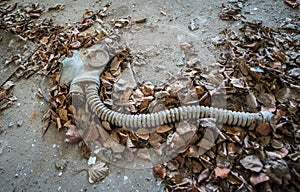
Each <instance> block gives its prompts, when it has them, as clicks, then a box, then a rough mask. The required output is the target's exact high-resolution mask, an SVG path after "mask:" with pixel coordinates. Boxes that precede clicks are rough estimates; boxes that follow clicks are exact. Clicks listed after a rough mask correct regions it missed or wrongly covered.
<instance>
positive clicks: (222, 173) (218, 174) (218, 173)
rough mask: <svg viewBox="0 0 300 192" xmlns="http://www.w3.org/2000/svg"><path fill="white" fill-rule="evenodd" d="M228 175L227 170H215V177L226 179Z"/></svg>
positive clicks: (228, 171) (228, 170)
mask: <svg viewBox="0 0 300 192" xmlns="http://www.w3.org/2000/svg"><path fill="white" fill-rule="evenodd" d="M229 173H230V169H229V168H220V167H216V168H215V176H216V177H220V178H221V179H225V178H227V177H228V174H229Z"/></svg>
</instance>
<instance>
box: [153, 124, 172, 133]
mask: <svg viewBox="0 0 300 192" xmlns="http://www.w3.org/2000/svg"><path fill="white" fill-rule="evenodd" d="M171 129H172V127H171V126H170V125H162V126H159V127H157V128H156V132H157V133H166V132H168V131H170V130H171Z"/></svg>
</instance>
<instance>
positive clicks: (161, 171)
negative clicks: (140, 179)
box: [153, 164, 167, 179]
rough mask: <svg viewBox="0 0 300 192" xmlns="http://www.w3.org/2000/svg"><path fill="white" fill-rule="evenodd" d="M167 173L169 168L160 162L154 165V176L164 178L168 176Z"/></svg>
mask: <svg viewBox="0 0 300 192" xmlns="http://www.w3.org/2000/svg"><path fill="white" fill-rule="evenodd" d="M166 175H167V169H166V168H165V167H164V166H163V165H161V164H159V165H155V166H154V167H153V176H154V177H155V178H161V179H163V178H165V177H166Z"/></svg>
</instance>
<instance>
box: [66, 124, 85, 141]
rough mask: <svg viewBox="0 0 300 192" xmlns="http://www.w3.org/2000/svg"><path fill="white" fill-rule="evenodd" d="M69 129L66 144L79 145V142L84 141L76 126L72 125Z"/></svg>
mask: <svg viewBox="0 0 300 192" xmlns="http://www.w3.org/2000/svg"><path fill="white" fill-rule="evenodd" d="M67 128H68V131H67V133H66V139H65V142H66V143H71V144H73V143H78V142H79V141H81V140H82V137H81V134H80V132H79V131H78V129H77V128H76V126H75V125H72V124H71V125H69V126H68V127H67Z"/></svg>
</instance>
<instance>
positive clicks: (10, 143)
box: [0, 0, 299, 191]
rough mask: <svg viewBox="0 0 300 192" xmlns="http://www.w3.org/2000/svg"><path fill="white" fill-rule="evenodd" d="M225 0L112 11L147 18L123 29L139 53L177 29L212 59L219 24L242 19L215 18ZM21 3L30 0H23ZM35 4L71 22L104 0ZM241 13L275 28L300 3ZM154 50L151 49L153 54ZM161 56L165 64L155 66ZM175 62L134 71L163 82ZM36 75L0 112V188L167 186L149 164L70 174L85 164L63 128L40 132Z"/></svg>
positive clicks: (258, 2)
mask: <svg viewBox="0 0 300 192" xmlns="http://www.w3.org/2000/svg"><path fill="white" fill-rule="evenodd" d="M10 2H19V1H13V0H12V1H10ZM222 2H224V1H205V0H199V1H197V2H195V1H167V2H161V1H156V0H155V1H142V2H141V1H137V0H133V1H121V0H118V1H113V3H112V6H111V7H110V9H109V12H110V16H109V17H110V18H111V19H113V18H122V17H127V16H130V17H131V18H135V19H138V18H147V23H146V24H143V25H140V26H138V28H137V29H136V32H135V33H125V34H124V39H125V42H128V44H129V45H130V47H131V48H133V49H136V50H139V49H141V51H142V48H143V45H145V47H144V48H145V49H147V48H148V49H149V47H148V46H147V45H148V44H151V43H153V44H154V45H163V46H167V45H168V44H169V43H170V42H172V40H173V37H174V35H175V34H178V33H181V32H182V33H186V34H188V36H190V35H193V36H192V39H194V40H195V41H198V42H199V45H201V46H204V47H205V48H203V49H201V50H202V51H203V52H204V54H203V55H205V57H204V58H205V59H204V62H205V61H207V60H206V58H208V60H209V59H212V60H213V58H214V54H215V53H214V51H213V46H212V45H211V38H212V37H215V36H216V35H217V34H218V33H219V32H220V31H221V30H222V29H224V28H227V27H232V28H237V27H238V26H239V25H240V22H239V21H235V22H232V21H231V22H227V21H221V20H220V19H219V17H218V13H219V11H220V10H221V4H222ZM19 3H20V4H23V3H31V1H26V0H24V1H20V2H19ZM39 3H40V4H41V5H44V6H45V8H47V7H50V6H54V5H55V4H57V3H60V4H61V3H63V4H65V9H64V10H59V11H50V12H45V13H44V14H43V16H42V17H44V18H49V17H51V18H52V19H53V20H54V22H55V23H58V24H65V23H68V24H70V25H72V24H73V22H76V21H80V20H81V17H82V14H83V13H84V12H85V9H92V10H96V9H97V8H99V7H100V6H101V5H104V4H105V3H106V1H94V0H88V1H82V2H81V1H79V0H78V1H55V0H47V1H44V0H41V1H39ZM242 12H243V15H244V16H245V17H246V19H247V20H253V19H259V20H262V21H263V23H264V24H265V25H267V26H273V27H277V26H279V25H280V23H281V22H282V21H283V20H285V19H286V18H294V17H296V16H297V14H299V9H296V10H293V9H291V8H290V7H288V6H287V5H285V4H284V3H283V1H281V0H273V1H267V0H255V1H246V3H245V7H244V8H243V9H242ZM195 18H198V20H199V21H200V22H199V23H200V27H199V29H198V30H195V31H193V32H191V31H190V30H189V29H188V25H189V23H190V21H191V20H192V19H195ZM157 24H159V25H160V26H163V28H162V31H160V32H159V33H160V34H161V36H159V34H158V36H156V39H155V42H153V39H151V40H150V41H149V42H148V40H147V39H145V38H144V39H141V38H140V37H143V36H145V35H146V36H147V35H149V34H147V33H148V32H145V31H143V30H144V28H145V29H147V27H149V26H151V25H157ZM170 29H171V30H170ZM162 34H163V35H162ZM150 37H152V36H151V35H150ZM131 38H132V39H131ZM141 45H142V46H141ZM156 48H157V47H155V46H154V47H152V48H151V47H150V49H149V50H148V52H150V53H152V52H154V51H155V50H156ZM1 51H2V50H1ZM158 51H159V52H162V53H163V51H164V50H163V49H160V47H159V48H158ZM168 51H170V50H168ZM170 52H172V50H171V51H170ZM152 54H154V55H155V53H152ZM152 56H153V55H151V54H150V55H149V57H152ZM172 56H173V55H172ZM164 58H165V60H166V61H168V62H166V63H164V64H157V62H159V61H162V60H164ZM173 61H174V60H172V57H171V56H170V55H166V54H165V55H162V58H159V59H158V60H153V61H152V63H153V66H151V65H146V66H142V67H141V69H140V72H139V73H137V80H138V81H145V80H151V81H154V82H157V83H159V82H163V81H164V80H165V79H166V78H167V75H166V72H167V71H169V72H171V73H173V74H174V73H176V67H174V65H172V63H173ZM175 61H176V59H175ZM150 63H151V62H150ZM207 63H208V64H209V62H207ZM156 65H158V66H156ZM157 67H158V68H159V70H158V71H159V73H157ZM145 71H147V72H145ZM153 74H155V76H153ZM40 78H41V77H40V75H38V74H36V75H33V76H32V77H30V78H29V79H27V80H25V79H21V80H18V81H16V82H15V86H14V88H13V93H14V95H15V96H16V97H17V98H18V100H17V101H16V102H15V104H14V105H13V106H12V107H10V108H8V109H6V110H3V111H1V112H0V159H1V160H0V186H1V187H0V191H163V188H164V186H163V185H162V184H161V181H160V180H156V179H154V178H153V176H152V170H151V169H146V170H131V169H122V168H119V167H114V166H110V174H109V176H108V177H107V178H105V179H104V180H103V181H102V182H100V183H99V184H95V185H91V184H89V183H88V181H87V176H86V173H85V172H82V173H79V174H75V175H74V172H73V171H75V170H77V169H80V168H83V167H86V165H87V162H86V160H85V159H83V158H82V156H81V154H80V150H78V147H77V146H75V145H68V144H65V143H64V133H63V131H62V132H60V133H59V132H57V131H56V129H55V128H54V127H50V128H49V130H48V132H47V133H46V135H45V137H42V134H41V126H42V122H41V117H42V115H43V114H44V113H45V111H46V110H47V109H48V107H47V105H48V104H47V103H45V102H44V101H43V100H41V99H38V98H37V97H36V95H35V94H36V91H37V89H38V87H39V81H40ZM18 121H22V125H21V126H18V125H17V122H18ZM61 158H63V159H65V160H67V161H68V164H67V168H66V171H64V172H63V174H62V175H61V176H59V172H58V171H57V170H56V169H55V163H56V162H57V160H59V159H61Z"/></svg>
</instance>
